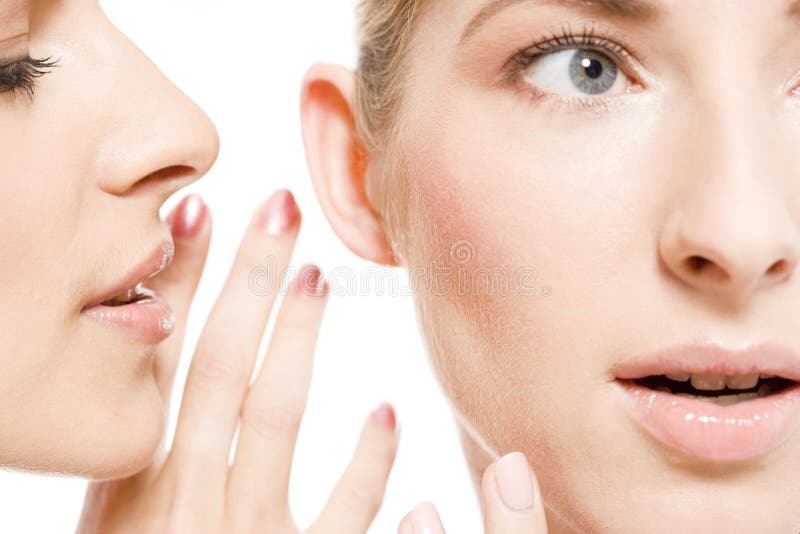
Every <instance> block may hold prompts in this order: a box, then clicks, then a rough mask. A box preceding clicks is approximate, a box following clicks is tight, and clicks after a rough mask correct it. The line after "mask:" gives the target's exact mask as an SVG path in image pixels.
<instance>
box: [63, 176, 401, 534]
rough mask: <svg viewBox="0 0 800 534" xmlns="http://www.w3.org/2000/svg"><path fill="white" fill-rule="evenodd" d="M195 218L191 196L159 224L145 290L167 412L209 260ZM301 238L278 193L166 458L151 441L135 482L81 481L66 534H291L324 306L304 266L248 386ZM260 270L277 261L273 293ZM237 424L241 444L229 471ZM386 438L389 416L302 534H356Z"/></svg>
mask: <svg viewBox="0 0 800 534" xmlns="http://www.w3.org/2000/svg"><path fill="white" fill-rule="evenodd" d="M206 211H207V208H206V207H205V205H203V204H202V201H201V200H200V199H199V197H189V198H187V199H186V200H184V202H182V203H181V204H180V205H179V206H178V208H177V209H176V210H175V212H173V214H172V215H171V216H170V217H169V218H168V222H170V223H171V228H172V234H173V238H174V240H175V259H174V261H173V262H172V264H171V265H170V266H169V267H168V268H167V269H166V270H164V271H163V272H161V273H159V274H158V275H157V276H156V277H155V278H153V279H152V281H151V286H152V288H153V289H154V290H156V291H157V292H158V293H159V294H160V295H163V296H164V297H165V298H166V299H167V300H168V301H169V302H170V304H171V305H172V308H173V309H174V312H175V317H176V326H175V330H174V332H173V335H172V336H171V337H169V338H167V339H166V340H165V341H164V342H162V343H161V344H160V345H158V354H157V355H156V359H155V361H154V369H153V370H154V373H155V380H156V384H157V386H158V388H159V390H160V393H161V396H162V398H163V399H165V404H166V403H167V401H168V399H169V398H170V390H171V388H172V382H173V378H174V376H175V371H176V368H177V365H178V359H179V355H180V351H181V345H182V340H183V334H184V332H185V327H186V316H187V314H188V311H189V306H190V304H191V301H192V298H193V296H194V292H195V289H196V287H197V284H198V282H199V279H200V274H201V272H202V270H203V265H204V263H205V258H206V255H207V252H208V245H209V240H210V232H211V229H210V216H209V215H208V214H207V213H206ZM299 226H300V212H299V210H298V208H297V206H296V204H295V202H294V199H293V197H292V195H291V193H289V192H288V191H279V192H278V193H276V194H275V195H273V196H272V197H271V198H270V200H269V201H267V202H266V203H265V204H264V205H263V206H262V208H261V209H260V210H259V212H258V213H257V214H256V216H255V217H254V218H253V220H252V221H251V223H250V226H249V227H248V229H247V232H246V234H245V236H244V239H243V241H242V243H241V245H240V248H239V251H238V254H237V256H236V259H235V261H234V263H233V267H232V268H231V271H230V274H229V277H228V280H227V282H226V284H225V286H224V288H223V289H222V292H221V294H220V296H219V298H218V300H217V301H216V303H215V305H214V307H213V309H212V311H211V313H210V315H209V317H208V320H207V322H206V324H205V327H204V329H203V332H202V334H201V336H200V339H199V341H198V343H197V347H196V349H195V353H194V357H193V358H192V362H191V367H190V369H189V375H188V378H187V382H186V387H185V389H184V393H183V401H182V404H181V406H180V413H179V416H178V424H177V429H176V432H175V439H174V442H173V444H172V447H171V449H169V450H167V449H166V447H165V446H164V443H163V441H162V443H161V445H160V446H159V450H158V451H157V454H156V458H155V460H154V461H153V463H152V465H150V466H149V467H148V468H146V469H145V470H143V471H141V472H139V473H137V474H136V475H134V476H132V477H129V478H125V479H120V480H107V481H99V482H92V483H90V484H89V486H88V489H87V493H86V500H85V504H84V509H83V514H82V516H81V519H80V522H79V525H78V529H77V532H79V533H81V534H89V533H114V534H126V533H136V534H141V533H162V532H163V533H166V532H170V533H173V532H174V533H178V532H181V533H183V532H186V533H192V534H203V533H207V534H221V533H225V534H237V533H245V532H248V533H249V532H270V533H279V534H294V533H297V532H299V530H298V527H297V526H296V524H295V522H294V519H293V518H292V514H291V510H290V507H289V499H288V492H289V478H290V474H291V465H292V457H293V454H294V448H295V443H296V440H297V434H298V430H299V427H300V423H301V421H302V417H303V412H304V410H305V406H306V401H307V397H308V391H309V386H310V382H311V370H312V362H313V352H314V346H315V344H316V338H317V333H318V330H319V325H320V322H321V320H322V315H323V310H324V308H325V304H326V301H327V294H328V286H327V283H326V282H325V280H324V278H323V277H322V274H321V272H320V270H319V269H318V268H316V267H314V266H311V265H307V266H305V267H304V268H303V269H301V270H300V272H299V273H298V274H297V276H295V277H294V278H293V280H292V282H291V284H290V287H289V291H288V292H287V294H286V295H285V297H284V299H283V302H282V305H281V308H280V310H279V312H278V315H277V317H276V321H275V326H274V330H273V333H272V336H271V339H270V343H269V348H268V350H267V353H266V354H265V356H264V360H263V365H262V366H261V368H260V370H259V372H258V374H257V376H256V378H255V380H254V381H253V383H252V384H250V378H251V375H252V372H253V368H254V364H255V361H256V356H257V353H258V348H259V344H260V342H261V338H262V337H263V334H264V329H265V327H266V325H267V321H268V319H269V317H270V313H271V310H272V307H273V304H274V301H275V298H276V296H277V294H278V292H279V288H280V287H281V283H280V282H281V280H280V275H282V274H283V273H284V272H285V271H286V269H287V266H288V265H289V261H290V258H291V255H292V250H293V248H294V244H295V241H296V238H297V233H298V229H299ZM265 258H274V259H275V262H274V272H273V273H272V276H276V275H277V276H278V279H277V280H275V282H276V283H275V284H274V287H275V289H274V290H271V291H268V292H267V291H257V289H258V288H254V287H253V284H252V280H251V276H252V273H253V272H254V269H257V268H258V267H259V266H260V265H261V264H263V262H264V259H265ZM262 293H263V294H262ZM237 423H238V424H239V425H240V432H239V437H238V441H237V445H236V451H235V458H234V461H233V464H232V465H230V464H229V460H228V459H229V454H230V449H231V443H232V440H233V437H234V432H235V430H236V426H237ZM395 426H396V425H395V415H394V411H393V409H392V407H391V406H389V405H388V404H382V405H381V406H380V407H378V408H377V409H376V410H375V411H373V412H372V414H371V415H370V417H369V418H368V420H367V422H366V424H365V425H364V427H363V430H362V433H361V437H360V439H359V442H358V444H357V448H356V451H355V453H354V455H353V458H352V461H351V463H350V465H349V466H348V467H347V468H346V470H345V472H344V474H343V476H342V478H341V479H340V481H339V482H338V484H337V485H336V487H335V488H334V489H333V493H332V494H331V496H330V498H329V499H328V502H327V503H326V505H325V507H324V509H323V510H322V513H321V515H320V516H319V518H318V519H317V520H316V521H315V522H314V523H313V524H312V525H311V527H310V528H309V529H308V530H307V532H311V533H319V534H336V533H342V534H355V533H365V532H366V531H367V528H368V527H369V525H370V524H371V523H372V521H373V519H374V517H375V515H376V513H377V511H378V509H379V507H380V505H381V502H382V500H383V495H384V491H385V488H386V482H387V479H388V476H389V472H390V470H391V468H392V465H393V463H394V458H395V454H396V451H397V441H398V434H397V432H396V428H395Z"/></svg>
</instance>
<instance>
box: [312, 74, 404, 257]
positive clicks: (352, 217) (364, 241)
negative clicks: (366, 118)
mask: <svg viewBox="0 0 800 534" xmlns="http://www.w3.org/2000/svg"><path fill="white" fill-rule="evenodd" d="M355 109H356V100H355V76H354V73H353V72H352V71H350V70H348V69H346V68H344V67H341V66H339V65H332V64H328V63H317V64H315V65H313V66H311V68H309V69H308V71H307V72H306V75H305V78H304V79H303V87H302V95H301V101H300V114H301V121H302V129H303V143H304V145H305V151H306V160H307V162H308V169H309V172H310V173H311V180H312V182H313V185H314V191H315V192H316V194H317V198H318V199H319V202H320V205H321V206H322V210H323V212H324V213H325V216H326V217H327V218H328V221H329V222H330V224H331V226H332V227H333V230H334V232H336V235H337V236H339V239H341V240H342V241H343V242H344V244H345V245H346V246H347V247H348V248H349V249H350V250H351V251H353V253H355V254H357V255H358V256H360V257H362V258H364V259H366V260H369V261H372V262H374V263H377V264H380V265H391V266H394V265H397V260H396V259H395V256H394V253H393V251H392V248H391V245H390V244H389V241H388V238H387V235H386V232H385V230H384V227H383V225H382V223H381V220H380V217H379V215H378V213H377V211H376V210H375V208H374V207H373V206H372V205H371V203H370V201H369V197H368V195H367V180H366V172H367V161H365V157H366V156H365V155H364V151H363V150H362V147H361V146H360V145H359V143H358V139H357V135H356V126H355Z"/></svg>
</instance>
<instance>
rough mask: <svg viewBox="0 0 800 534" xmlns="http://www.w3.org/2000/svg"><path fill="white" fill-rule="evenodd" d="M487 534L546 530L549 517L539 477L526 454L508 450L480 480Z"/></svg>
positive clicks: (527, 533) (543, 533)
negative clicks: (546, 514) (547, 516)
mask: <svg viewBox="0 0 800 534" xmlns="http://www.w3.org/2000/svg"><path fill="white" fill-rule="evenodd" d="M481 499H482V501H483V522H484V529H485V532H486V534H516V533H520V534H522V533H525V534H546V533H547V521H546V517H545V512H544V506H543V504H542V499H541V493H540V491H539V485H538V483H537V481H536V477H535V476H534V474H533V471H531V468H530V466H529V465H528V461H527V460H526V459H525V455H524V454H522V453H521V452H512V453H509V454H507V455H505V456H503V457H502V458H500V459H499V460H498V461H496V462H495V463H493V464H492V465H490V466H489V467H488V468H487V469H486V470H485V471H484V473H483V478H482V480H481Z"/></svg>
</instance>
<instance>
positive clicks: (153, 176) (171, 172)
mask: <svg viewBox="0 0 800 534" xmlns="http://www.w3.org/2000/svg"><path fill="white" fill-rule="evenodd" d="M194 172H195V170H194V167H189V166H188V165H171V166H169V167H164V168H163V169H160V170H157V171H156V172H152V173H150V174H148V175H147V176H145V177H144V178H142V181H143V182H144V181H147V180H158V181H162V180H165V179H178V180H180V179H183V178H185V177H186V176H188V175H191V174H193V173H194Z"/></svg>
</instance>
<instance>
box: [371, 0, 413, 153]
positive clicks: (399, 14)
mask: <svg viewBox="0 0 800 534" xmlns="http://www.w3.org/2000/svg"><path fill="white" fill-rule="evenodd" d="M421 3H422V0H360V1H359V4H358V8H357V14H358V21H359V45H360V49H359V58H358V68H357V70H356V99H357V105H358V109H357V110H356V126H357V128H358V134H359V137H360V138H361V140H362V142H363V143H364V145H365V147H366V148H367V149H368V150H375V149H385V148H386V141H387V139H388V138H389V137H391V131H392V129H393V126H394V125H395V122H394V120H393V119H394V113H395V111H396V110H397V106H398V104H399V102H400V99H401V96H402V87H403V76H404V73H405V62H406V58H407V56H408V50H409V46H410V44H411V34H412V31H413V27H414V22H415V19H416V17H417V14H418V12H419V9H420V5H421Z"/></svg>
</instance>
